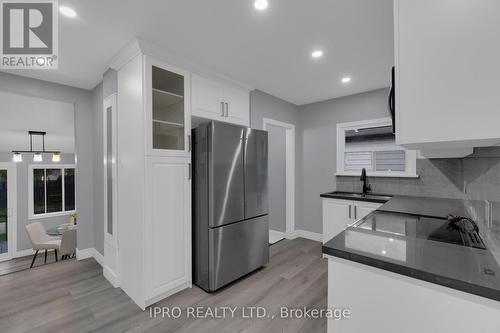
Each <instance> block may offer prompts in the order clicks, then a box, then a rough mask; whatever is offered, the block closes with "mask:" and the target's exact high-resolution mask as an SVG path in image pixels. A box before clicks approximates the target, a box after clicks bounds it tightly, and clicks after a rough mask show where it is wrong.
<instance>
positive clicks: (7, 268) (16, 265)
mask: <svg viewBox="0 0 500 333" xmlns="http://www.w3.org/2000/svg"><path fill="white" fill-rule="evenodd" d="M44 256H45V252H44V251H39V252H38V255H37V256H36V259H35V262H34V264H33V268H35V267H38V266H43V265H49V264H54V263H56V258H55V256H54V251H49V252H48V253H47V263H46V264H45V259H44ZM59 259H61V256H59ZM32 260H33V255H30V256H25V257H19V258H14V259H11V260H6V261H2V262H0V275H5V274H11V273H15V272H19V271H24V270H27V269H30V265H31V261H32ZM59 262H60V261H58V262H57V263H59ZM0 298H1V296H0ZM0 332H1V328H0Z"/></svg>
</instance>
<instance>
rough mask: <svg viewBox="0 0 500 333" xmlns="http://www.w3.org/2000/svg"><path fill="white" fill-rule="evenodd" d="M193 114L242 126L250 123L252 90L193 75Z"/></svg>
mask: <svg viewBox="0 0 500 333" xmlns="http://www.w3.org/2000/svg"><path fill="white" fill-rule="evenodd" d="M191 88H192V115H193V116H196V117H201V118H206V119H213V120H218V121H224V122H228V123H233V124H238V125H242V126H249V125H250V92H249V91H248V90H246V89H243V88H239V87H236V86H231V85H228V84H225V83H221V82H218V81H215V80H211V79H208V78H205V77H202V76H199V75H196V74H193V75H192V85H191Z"/></svg>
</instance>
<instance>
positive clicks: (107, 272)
mask: <svg viewBox="0 0 500 333" xmlns="http://www.w3.org/2000/svg"><path fill="white" fill-rule="evenodd" d="M102 274H103V275H104V277H105V278H106V280H108V281H109V283H111V285H112V286H113V287H115V288H118V287H119V286H120V279H119V278H118V275H116V274H115V273H114V272H113V271H112V270H111V269H110V268H109V267H108V266H106V265H103V266H102Z"/></svg>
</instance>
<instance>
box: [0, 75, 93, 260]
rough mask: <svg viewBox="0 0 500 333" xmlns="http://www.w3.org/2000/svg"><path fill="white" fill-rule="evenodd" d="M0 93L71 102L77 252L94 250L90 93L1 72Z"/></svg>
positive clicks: (91, 108)
mask: <svg viewBox="0 0 500 333" xmlns="http://www.w3.org/2000/svg"><path fill="white" fill-rule="evenodd" d="M0 90H1V91H8V92H12V93H16V94H24V95H29V96H35V97H39V98H46V99H52V100H57V101H61V102H66V103H73V105H74V107H75V151H76V205H77V207H78V208H77V209H78V233H77V246H78V249H80V250H81V249H86V248H91V247H94V221H93V218H94V209H93V206H94V202H93V196H94V182H93V176H94V174H93V167H94V161H93V158H94V146H93V145H94V139H93V137H94V105H93V103H92V96H91V92H90V91H88V90H84V89H79V88H73V87H69V86H65V85H60V84H56V83H50V82H46V81H41V80H36V79H31V78H26V77H22V76H17V75H12V74H7V73H4V72H0Z"/></svg>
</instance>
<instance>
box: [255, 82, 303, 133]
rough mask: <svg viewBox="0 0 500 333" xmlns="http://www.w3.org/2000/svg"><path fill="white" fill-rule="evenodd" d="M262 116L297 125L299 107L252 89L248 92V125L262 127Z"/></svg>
mask: <svg viewBox="0 0 500 333" xmlns="http://www.w3.org/2000/svg"><path fill="white" fill-rule="evenodd" d="M264 118H270V119H273V120H279V121H282V122H285V123H289V124H293V125H295V126H296V127H297V125H298V123H299V108H298V106H296V105H295V104H292V103H288V102H287V101H284V100H282V99H279V98H277V97H274V96H271V95H269V94H266V93H265V92H262V91H260V90H254V91H252V92H251V93H250V127H252V128H257V129H262V128H263V119H264Z"/></svg>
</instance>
